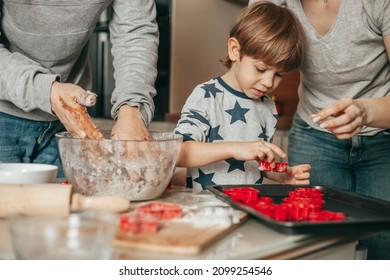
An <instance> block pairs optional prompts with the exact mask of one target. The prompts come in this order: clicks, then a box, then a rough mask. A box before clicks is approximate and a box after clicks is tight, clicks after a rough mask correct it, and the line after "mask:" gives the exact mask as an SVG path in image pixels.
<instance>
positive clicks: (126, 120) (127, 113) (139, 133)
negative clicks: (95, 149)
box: [111, 105, 151, 140]
mask: <svg viewBox="0 0 390 280" xmlns="http://www.w3.org/2000/svg"><path fill="white" fill-rule="evenodd" d="M111 139H115V140H149V139H151V136H150V133H149V131H148V129H147V128H146V126H145V122H144V120H143V118H142V116H141V114H140V112H139V109H138V107H131V106H129V105H122V106H121V107H120V108H119V113H118V118H117V119H116V121H115V124H114V126H113V128H112V131H111Z"/></svg>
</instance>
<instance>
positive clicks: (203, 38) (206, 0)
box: [89, 0, 299, 151]
mask: <svg viewBox="0 0 390 280" xmlns="http://www.w3.org/2000/svg"><path fill="white" fill-rule="evenodd" d="M155 1H156V7H157V23H158V25H159V31H160V46H159V53H158V55H159V59H158V65H157V67H158V76H157V81H156V84H155V87H156V89H157V95H156V97H155V99H154V101H155V105H156V112H155V117H154V122H153V123H152V124H151V126H150V127H149V128H150V129H151V130H172V129H173V128H174V126H175V124H176V122H177V120H178V118H179V116H180V111H181V108H182V106H183V105H184V102H185V100H186V99H187V97H188V95H189V94H190V93H191V91H192V89H193V88H194V87H195V86H196V85H197V84H199V83H202V82H204V81H207V80H209V79H210V78H211V77H215V76H218V75H221V74H222V73H223V71H224V68H223V66H222V64H221V63H219V59H220V58H222V57H224V56H225V54H226V42H227V39H228V35H229V30H230V27H231V26H232V25H233V23H234V21H235V19H236V18H237V16H238V14H239V12H240V11H241V9H242V8H244V7H245V6H246V5H247V3H248V0H155ZM109 18H110V10H109V9H108V10H107V11H105V12H104V13H103V14H102V15H101V16H100V23H99V24H98V26H97V28H96V30H95V32H94V36H93V38H92V40H91V49H90V55H91V64H92V68H93V71H92V72H93V91H94V92H96V93H97V94H98V95H99V98H98V102H97V104H96V106H95V107H93V108H90V109H89V111H90V114H91V115H92V117H94V118H95V119H96V120H97V123H98V125H99V126H102V127H103V128H104V129H109V128H110V126H111V125H112V120H111V119H110V109H111V104H110V96H111V92H112V90H113V88H114V79H113V67H112V56H111V53H110V48H111V46H110V42H109V31H108V26H107V23H108V20H109ZM298 83H299V73H298V72H297V71H294V72H291V73H288V74H287V75H285V78H284V79H283V81H282V83H281V85H280V86H279V88H278V89H277V90H276V91H275V93H274V96H275V97H276V102H278V104H279V105H280V116H279V122H278V130H277V132H276V134H275V137H274V143H275V144H277V145H279V146H280V147H282V148H283V149H284V150H285V151H287V144H288V138H287V136H288V130H289V128H290V125H291V121H292V116H293V114H294V113H295V110H296V105H297V102H298V96H297V87H298Z"/></svg>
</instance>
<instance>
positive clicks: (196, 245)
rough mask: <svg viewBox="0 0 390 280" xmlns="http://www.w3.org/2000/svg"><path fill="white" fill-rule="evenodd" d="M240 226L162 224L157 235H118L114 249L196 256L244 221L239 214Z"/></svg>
mask: <svg viewBox="0 0 390 280" xmlns="http://www.w3.org/2000/svg"><path fill="white" fill-rule="evenodd" d="M240 217H241V219H240V222H239V223H237V224H230V225H225V226H222V225H217V224H215V225H213V226H210V225H208V226H203V227H200V226H195V225H193V224H191V223H188V222H173V221H165V222H163V223H162V224H161V227H160V229H159V230H158V231H157V233H153V234H128V233H127V234H126V233H123V232H118V234H117V236H116V238H115V241H114V245H115V246H122V247H128V248H135V249H140V250H150V251H155V252H161V253H172V254H182V255H196V254H199V253H200V252H201V251H202V250H204V249H205V248H206V247H207V246H209V245H210V244H212V243H214V242H215V241H217V240H219V239H220V238H222V237H223V236H225V235H226V234H227V233H228V232H230V231H232V230H233V229H235V228H237V227H238V226H239V225H240V224H242V223H243V222H244V221H246V219H247V217H248V215H247V214H246V213H245V212H242V211H240Z"/></svg>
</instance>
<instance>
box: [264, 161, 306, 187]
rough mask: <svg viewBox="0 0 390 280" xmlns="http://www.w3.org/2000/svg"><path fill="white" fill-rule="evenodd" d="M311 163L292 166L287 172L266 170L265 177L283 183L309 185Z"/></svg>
mask: <svg viewBox="0 0 390 280" xmlns="http://www.w3.org/2000/svg"><path fill="white" fill-rule="evenodd" d="M310 168H311V166H310V164H300V165H296V166H290V167H288V168H287V172H285V173H276V172H265V174H264V175H265V177H267V178H268V179H270V180H274V181H277V182H279V183H283V184H291V185H308V184H310V180H309V178H310V173H309V170H310Z"/></svg>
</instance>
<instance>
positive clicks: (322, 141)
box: [288, 114, 390, 260]
mask: <svg viewBox="0 0 390 280" xmlns="http://www.w3.org/2000/svg"><path fill="white" fill-rule="evenodd" d="M288 159H289V164H290V165H297V164H302V163H309V164H310V165H311V167H312V169H311V170H310V184H311V185H320V186H330V187H337V188H340V189H344V190H348V191H353V192H357V193H359V194H363V195H366V196H371V197H375V198H379V199H383V200H388V201H390V170H389V169H390V130H385V131H382V132H380V133H378V134H376V135H374V136H355V137H353V138H352V139H349V140H338V139H337V138H336V137H335V136H334V135H333V134H330V133H327V132H322V131H319V130H317V129H314V128H312V127H311V126H309V125H308V124H307V123H306V122H305V121H304V120H302V119H301V118H300V117H299V116H298V115H297V114H296V115H295V116H294V121H293V125H292V127H291V130H290V133H289V146H288ZM361 243H362V244H364V245H365V246H367V247H368V258H370V259H387V260H389V259H390V232H383V233H380V234H377V235H375V236H373V237H370V238H367V239H364V240H362V241H361Z"/></svg>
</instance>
